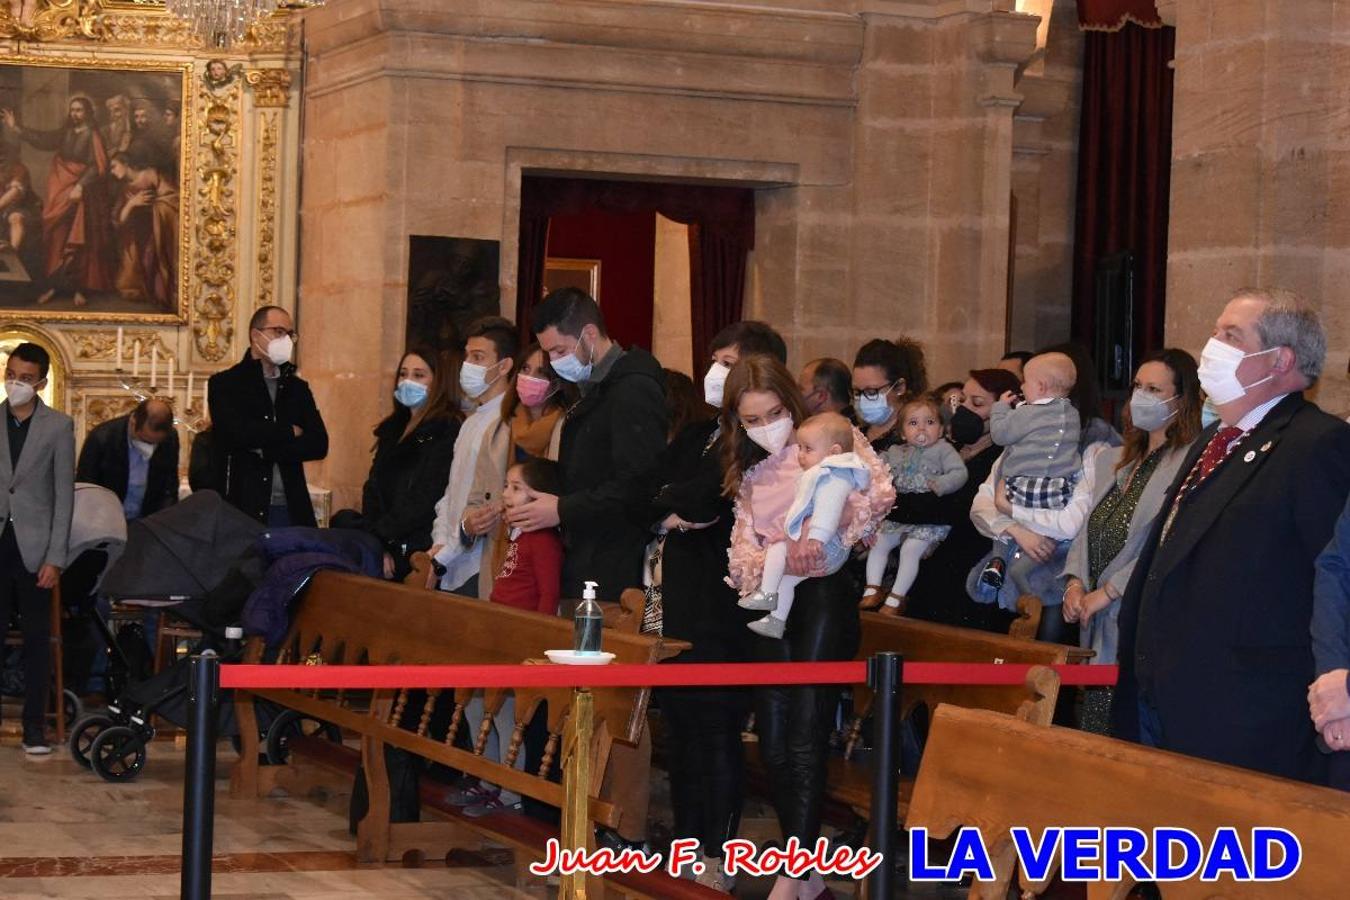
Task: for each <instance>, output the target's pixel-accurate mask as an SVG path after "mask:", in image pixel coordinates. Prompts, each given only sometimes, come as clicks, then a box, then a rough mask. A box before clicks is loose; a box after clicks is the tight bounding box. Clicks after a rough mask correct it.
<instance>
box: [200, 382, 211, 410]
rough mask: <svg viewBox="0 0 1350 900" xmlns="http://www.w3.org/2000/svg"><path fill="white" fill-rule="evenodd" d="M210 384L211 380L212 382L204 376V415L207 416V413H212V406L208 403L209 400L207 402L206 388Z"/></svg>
mask: <svg viewBox="0 0 1350 900" xmlns="http://www.w3.org/2000/svg"><path fill="white" fill-rule="evenodd" d="M210 384H211V382H210V381H209V380H208V379H206V378H203V379H202V415H203V416H207V415H210V414H211V407H210V406H209V405H207V402H206V389H207V387H208V386H210Z"/></svg>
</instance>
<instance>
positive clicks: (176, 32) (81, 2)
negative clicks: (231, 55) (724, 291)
mask: <svg viewBox="0 0 1350 900" xmlns="http://www.w3.org/2000/svg"><path fill="white" fill-rule="evenodd" d="M18 5H19V6H20V7H21V8H20V10H19V12H18V14H17V15H16V14H15V11H14V9H13V6H12V5H11V4H10V3H4V4H0V38H11V39H18V40H21V41H34V42H50V41H64V40H71V39H75V40H81V39H83V40H91V41H98V42H100V43H109V44H136V45H140V46H150V47H179V48H200V47H204V46H205V42H204V41H203V39H202V37H201V35H199V34H197V33H196V32H194V31H193V30H192V26H191V24H190V23H188V22H186V21H184V20H183V19H180V18H178V17H177V16H174V15H170V14H169V13H168V12H167V11H166V10H165V9H164V6H163V5H162V4H156V3H149V2H139V0H130V2H127V0H123V2H114V0H24V2H23V3H22V4H18ZM277 5H278V7H279V8H280V9H281V10H282V12H281V14H279V15H273V16H270V17H268V18H267V19H264V20H262V21H260V22H255V23H254V24H253V27H252V28H250V29H249V32H248V36H247V37H246V38H244V40H243V41H239V42H237V43H236V45H235V46H236V47H240V48H242V49H247V50H255V51H264V52H267V51H272V52H275V51H279V50H284V49H285V48H286V42H287V28H288V26H289V15H288V11H289V10H291V9H303V8H304V7H305V6H308V5H310V4H308V3H305V2H303V0H295V2H285V0H283V2H281V3H278V4H277Z"/></svg>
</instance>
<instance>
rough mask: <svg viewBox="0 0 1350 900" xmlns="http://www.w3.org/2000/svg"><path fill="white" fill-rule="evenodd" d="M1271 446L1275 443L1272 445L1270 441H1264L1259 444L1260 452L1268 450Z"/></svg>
mask: <svg viewBox="0 0 1350 900" xmlns="http://www.w3.org/2000/svg"><path fill="white" fill-rule="evenodd" d="M1273 446H1275V445H1274V444H1273V443H1272V442H1270V441H1266V442H1265V443H1264V444H1262V445H1261V452H1262V453H1265V452H1266V451H1267V450H1269V449H1270V448H1271V447H1273Z"/></svg>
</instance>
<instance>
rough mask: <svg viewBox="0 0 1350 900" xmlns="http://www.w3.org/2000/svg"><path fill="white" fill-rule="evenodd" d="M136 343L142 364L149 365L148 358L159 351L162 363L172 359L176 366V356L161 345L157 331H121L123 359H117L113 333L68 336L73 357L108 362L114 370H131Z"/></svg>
mask: <svg viewBox="0 0 1350 900" xmlns="http://www.w3.org/2000/svg"><path fill="white" fill-rule="evenodd" d="M137 342H139V344H140V348H141V353H140V358H141V361H142V363H143V364H144V365H147V366H148V365H149V364H150V359H151V357H152V356H153V355H154V354H155V353H156V352H158V354H159V359H160V361H161V362H165V361H167V360H170V359H172V360H174V362H175V364H178V359H177V354H176V353H174V351H173V350H172V349H171V348H170V347H169V345H168V344H166V343H164V339H163V337H161V336H160V333H159V332H158V331H131V330H127V331H124V332H123V334H122V359H121V360H117V359H116V358H115V357H116V356H117V332H116V331H83V332H78V333H76V334H72V335H71V343H73V344H74V345H75V358H76V359H81V360H98V361H102V360H105V359H106V360H108V361H109V362H111V363H112V364H113V368H131V367H132V364H133V363H134V362H135V357H136V346H137Z"/></svg>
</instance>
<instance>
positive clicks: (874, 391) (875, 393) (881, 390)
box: [853, 379, 900, 400]
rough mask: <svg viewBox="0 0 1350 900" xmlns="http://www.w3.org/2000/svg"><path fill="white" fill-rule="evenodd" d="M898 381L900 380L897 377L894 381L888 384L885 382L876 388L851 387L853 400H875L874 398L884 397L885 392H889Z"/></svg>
mask: <svg viewBox="0 0 1350 900" xmlns="http://www.w3.org/2000/svg"><path fill="white" fill-rule="evenodd" d="M899 383H900V380H899V379H896V380H895V381H892V382H891V383H890V384H885V385H882V386H881V387H877V388H861V389H859V388H854V389H853V399H854V400H862V399H867V400H875V399H877V398H878V397H884V396H885V395H886V394H889V393H890V392H891V390H892V389H893V388H894V387H895V386H896V385H897V384H899Z"/></svg>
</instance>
